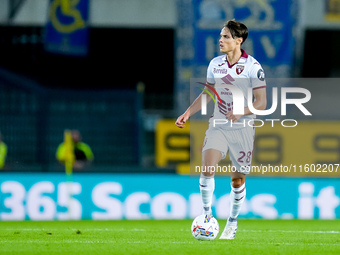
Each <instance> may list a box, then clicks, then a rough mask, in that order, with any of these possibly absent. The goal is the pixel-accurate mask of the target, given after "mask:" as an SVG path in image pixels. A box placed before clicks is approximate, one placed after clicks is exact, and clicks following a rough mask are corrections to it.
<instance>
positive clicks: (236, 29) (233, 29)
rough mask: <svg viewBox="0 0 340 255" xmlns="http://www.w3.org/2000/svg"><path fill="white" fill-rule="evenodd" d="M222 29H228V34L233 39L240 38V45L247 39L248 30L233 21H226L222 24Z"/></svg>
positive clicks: (241, 24)
mask: <svg viewBox="0 0 340 255" xmlns="http://www.w3.org/2000/svg"><path fill="white" fill-rule="evenodd" d="M224 27H226V28H228V29H229V31H230V34H231V36H232V37H233V38H234V39H235V37H241V38H242V39H243V41H242V43H241V44H243V43H244V42H245V40H246V39H247V37H248V28H247V27H246V25H244V24H243V23H241V22H238V21H236V20H234V19H232V20H228V21H227V22H226V23H225V24H224Z"/></svg>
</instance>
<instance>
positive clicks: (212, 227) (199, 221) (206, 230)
mask: <svg viewBox="0 0 340 255" xmlns="http://www.w3.org/2000/svg"><path fill="white" fill-rule="evenodd" d="M219 231H220V227H219V225H218V222H217V220H216V219H215V218H214V217H213V216H208V215H199V216H197V217H196V218H195V219H194V221H193V222H192V224H191V233H192V235H193V236H194V237H195V238H196V239H197V240H202V241H212V240H214V239H215V238H216V237H217V235H218V233H219Z"/></svg>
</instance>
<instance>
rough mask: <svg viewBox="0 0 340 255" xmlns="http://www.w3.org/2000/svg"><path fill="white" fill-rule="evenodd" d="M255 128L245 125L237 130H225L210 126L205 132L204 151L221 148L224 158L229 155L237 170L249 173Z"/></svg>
mask: <svg viewBox="0 0 340 255" xmlns="http://www.w3.org/2000/svg"><path fill="white" fill-rule="evenodd" d="M254 138H255V128H254V127H245V128H241V129H235V130H223V129H221V128H214V127H209V128H208V129H207V131H206V132H205V139H204V143H203V148H202V152H203V151H205V150H208V149H215V150H219V151H220V152H221V154H222V159H224V158H225V157H226V156H227V153H228V152H229V158H230V160H231V162H232V163H233V167H234V169H235V170H236V171H238V172H240V173H243V174H249V172H250V166H251V162H252V156H253V155H252V154H253V148H254Z"/></svg>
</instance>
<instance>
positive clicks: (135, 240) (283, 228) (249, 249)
mask: <svg viewBox="0 0 340 255" xmlns="http://www.w3.org/2000/svg"><path fill="white" fill-rule="evenodd" d="M219 223H220V228H221V230H222V229H223V228H224V225H225V221H224V220H219ZM190 226H191V220H181V221H176V220H173V221H170V220H169V221H151V220H147V221H63V222H56V221H54V222H30V221H25V222H0V254H49V255H51V254H171V255H174V254H340V220H332V221H331V220H330V221H318V220H311V221H310V220H308V221H307V220H306V221H302V220H273V221H269V220H239V225H238V229H239V230H238V232H237V234H236V238H235V239H234V240H219V239H216V240H214V241H211V242H209V241H196V240H195V239H194V238H193V237H192V235H191V233H190Z"/></svg>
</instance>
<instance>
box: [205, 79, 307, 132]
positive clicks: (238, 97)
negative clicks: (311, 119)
mask: <svg viewBox="0 0 340 255" xmlns="http://www.w3.org/2000/svg"><path fill="white" fill-rule="evenodd" d="M201 84H202V83H201ZM204 85H205V86H208V87H209V88H210V89H211V90H212V91H213V92H214V93H215V95H216V96H217V98H218V99H219V100H220V102H221V99H220V97H219V95H218V94H217V92H216V90H215V89H214V88H212V87H210V86H209V85H207V84H204ZM221 87H223V88H226V89H228V90H229V91H230V92H231V93H230V94H231V95H230V94H229V95H230V96H231V97H232V98H233V109H232V110H233V113H234V114H235V115H244V106H245V102H244V101H245V96H244V95H243V92H242V90H241V89H240V88H238V87H236V86H234V85H228V84H224V85H221ZM204 91H206V90H204ZM247 92H248V95H247V101H248V102H247V103H248V108H249V110H250V111H251V112H252V113H253V114H256V115H260V116H266V115H270V114H272V113H274V112H275V111H276V109H277V106H278V89H277V88H273V90H272V105H271V107H270V109H267V110H257V109H255V108H254V106H253V89H252V88H248V91H247ZM289 93H295V94H300V95H304V97H302V98H294V99H291V98H287V94H289ZM208 94H209V95H210V97H212V99H213V101H214V102H215V105H217V102H216V100H215V99H214V96H213V95H212V94H211V93H210V92H209V93H208ZM206 96H207V94H202V100H201V114H202V115H206V114H207V98H206ZM310 99H311V93H310V91H309V90H307V89H305V88H297V87H284V88H281V116H286V115H287V105H295V106H296V107H297V108H298V109H299V110H300V111H301V112H302V113H303V114H304V115H305V116H311V115H312V114H311V113H310V112H309V111H308V110H307V109H306V107H304V106H303V104H305V103H307V102H308V101H309V100H310ZM265 121H267V122H271V126H272V127H274V125H275V124H274V123H275V122H281V125H282V126H283V127H295V126H297V124H298V122H297V120H295V119H283V120H280V119H264V120H262V119H247V120H239V121H237V122H232V121H229V120H227V119H213V126H214V127H216V126H218V125H226V124H228V125H230V126H233V125H234V126H236V125H238V126H239V125H243V126H247V125H248V126H251V127H253V126H255V127H262V126H263V125H264V123H265ZM288 123H289V124H288Z"/></svg>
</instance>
